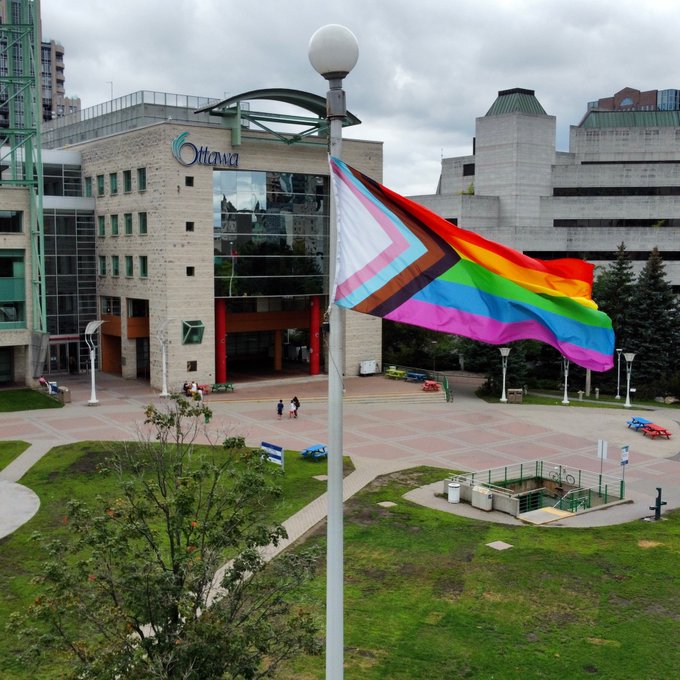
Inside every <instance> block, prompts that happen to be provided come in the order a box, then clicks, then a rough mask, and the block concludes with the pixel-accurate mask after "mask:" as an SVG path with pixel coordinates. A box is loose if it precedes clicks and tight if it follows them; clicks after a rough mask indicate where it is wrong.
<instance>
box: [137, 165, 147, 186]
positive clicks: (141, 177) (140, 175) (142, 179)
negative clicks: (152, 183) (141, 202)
mask: <svg viewBox="0 0 680 680" xmlns="http://www.w3.org/2000/svg"><path fill="white" fill-rule="evenodd" d="M137 191H146V168H137Z"/></svg>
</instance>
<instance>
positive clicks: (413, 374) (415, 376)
mask: <svg viewBox="0 0 680 680" xmlns="http://www.w3.org/2000/svg"><path fill="white" fill-rule="evenodd" d="M426 379H427V373H419V372H418V371H407V372H406V382H424V381H425V380H426Z"/></svg>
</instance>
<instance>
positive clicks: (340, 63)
mask: <svg viewBox="0 0 680 680" xmlns="http://www.w3.org/2000/svg"><path fill="white" fill-rule="evenodd" d="M358 58H359V45H358V43H357V39H356V37H355V36H354V34H353V33H352V32H351V31H350V30H349V29H347V28H345V27H344V26H339V25H337V24H330V25H328V26H323V27H322V28H320V29H318V30H317V31H316V32H315V33H314V35H313V36H312V38H311V40H310V42H309V61H310V62H311V64H312V66H313V67H314V69H315V70H316V71H317V72H318V73H319V74H320V75H322V76H323V77H324V78H325V79H326V80H327V81H328V87H329V89H328V92H327V93H326V117H327V118H328V121H329V124H330V131H329V153H330V155H331V156H335V157H336V158H341V154H342V123H343V120H344V118H345V116H346V114H347V108H346V104H345V92H344V90H343V89H342V81H343V79H344V78H345V76H347V74H348V73H349V72H350V71H351V70H352V69H353V68H354V66H355V64H356V63H357V59H358ZM337 251H338V224H337V215H336V206H335V192H334V190H333V178H331V206H330V220H329V258H328V261H329V267H328V269H329V271H328V275H329V280H328V294H329V308H330V309H329V329H330V337H329V343H328V453H329V455H328V520H327V548H326V563H327V568H326V680H342V678H343V676H344V668H343V666H344V621H343V618H344V584H343V580H344V572H343V559H344V557H343V553H344V547H343V518H342V512H343V485H342V481H343V476H342V454H343V442H342V439H343V438H342V435H343V431H342V418H343V402H342V395H343V368H344V362H345V310H344V309H342V308H341V307H338V305H335V304H333V300H332V296H333V292H334V284H335V269H336V261H337Z"/></svg>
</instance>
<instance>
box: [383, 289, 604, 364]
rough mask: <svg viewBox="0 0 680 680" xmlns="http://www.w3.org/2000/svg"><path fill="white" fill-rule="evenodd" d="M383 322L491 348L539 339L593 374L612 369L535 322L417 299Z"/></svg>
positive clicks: (594, 354)
mask: <svg viewBox="0 0 680 680" xmlns="http://www.w3.org/2000/svg"><path fill="white" fill-rule="evenodd" d="M384 318H385V319H391V320H392V321H399V322H402V323H408V324H411V325H413V326H422V327H423V328H430V329H432V330H435V331H441V332H443V333H452V334H454V335H462V336H464V337H466V338H472V339H474V340H480V341H481V342H486V343H489V344H492V345H504V344H507V343H508V342H513V341H514V340H528V339H532V340H539V341H540V342H545V343H547V344H548V345H552V346H553V347H555V349H557V350H559V351H560V353H561V354H562V355H564V356H565V357H566V358H567V359H569V361H573V362H574V363H577V364H578V365H579V366H583V367H584V368H590V369H592V370H594V371H608V370H609V369H610V368H611V367H612V357H611V356H610V355H608V354H602V353H601V352H595V351H593V350H589V349H585V348H583V347H579V346H578V345H573V344H572V343H569V342H559V341H558V340H557V338H556V337H555V335H554V334H553V333H552V332H550V331H549V330H548V328H546V327H545V326H544V325H542V324H541V323H539V322H537V321H531V320H527V321H519V322H515V323H504V322H502V321H496V320H495V319H491V318H489V317H487V316H479V315H477V314H470V313H469V312H462V311H460V310H458V309H453V308H451V307H442V306H440V305H433V304H429V303H427V302H422V301H419V300H413V299H410V300H407V301H406V302H405V303H404V304H402V305H401V306H399V307H398V308H397V309H395V310H394V311H393V312H390V313H389V314H386V315H385V317H384Z"/></svg>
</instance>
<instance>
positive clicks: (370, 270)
mask: <svg viewBox="0 0 680 680" xmlns="http://www.w3.org/2000/svg"><path fill="white" fill-rule="evenodd" d="M331 169H332V171H333V174H334V176H335V177H336V178H337V179H338V180H339V181H341V182H342V184H343V186H344V187H345V190H346V191H347V190H348V191H349V192H350V193H351V194H352V196H353V197H354V198H355V200H357V201H358V202H359V203H360V204H361V205H362V206H363V207H364V208H365V209H366V211H367V212H368V213H369V214H370V215H371V216H372V217H373V219H374V220H375V222H376V223H377V225H378V227H380V228H381V229H382V231H383V232H384V233H385V234H386V235H387V236H388V238H389V239H390V241H391V244H390V245H389V246H388V247H387V248H386V249H385V250H383V251H382V252H381V253H380V254H378V255H377V256H376V257H375V258H373V260H371V262H369V263H368V264H367V265H366V266H364V267H362V268H361V269H360V270H358V271H356V272H353V273H352V275H351V276H349V277H347V279H345V280H344V281H342V282H340V283H338V284H337V286H336V294H335V299H336V300H340V299H342V298H344V297H346V296H347V295H349V294H351V293H352V292H354V291H355V290H356V289H357V288H359V287H361V286H362V285H363V284H365V283H366V282H367V281H369V280H370V279H372V278H373V277H374V276H375V275H376V273H378V272H380V271H382V270H383V269H385V268H387V267H388V266H390V265H391V264H392V262H394V260H396V259H397V258H398V257H399V256H400V255H401V254H402V253H404V252H406V251H407V250H408V249H409V247H410V244H409V242H408V240H407V239H406V238H405V237H404V235H403V234H402V232H401V231H400V230H399V229H398V228H397V227H396V226H395V224H394V222H393V220H392V219H391V218H390V217H389V216H388V215H387V214H386V212H385V210H384V209H382V208H381V207H380V206H379V205H376V203H374V202H373V201H372V200H370V199H369V198H368V197H367V196H366V195H365V194H364V193H363V192H362V191H361V190H360V189H359V188H358V187H357V186H356V185H355V184H354V183H353V182H352V180H351V177H348V176H347V175H346V174H345V173H344V172H342V171H341V169H340V168H339V167H338V166H337V165H335V164H334V163H332V162H331ZM340 190H341V191H342V189H340ZM342 200H347V199H346V198H345V199H342ZM338 203H340V197H338ZM389 278H391V277H388V279H387V280H389Z"/></svg>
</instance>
